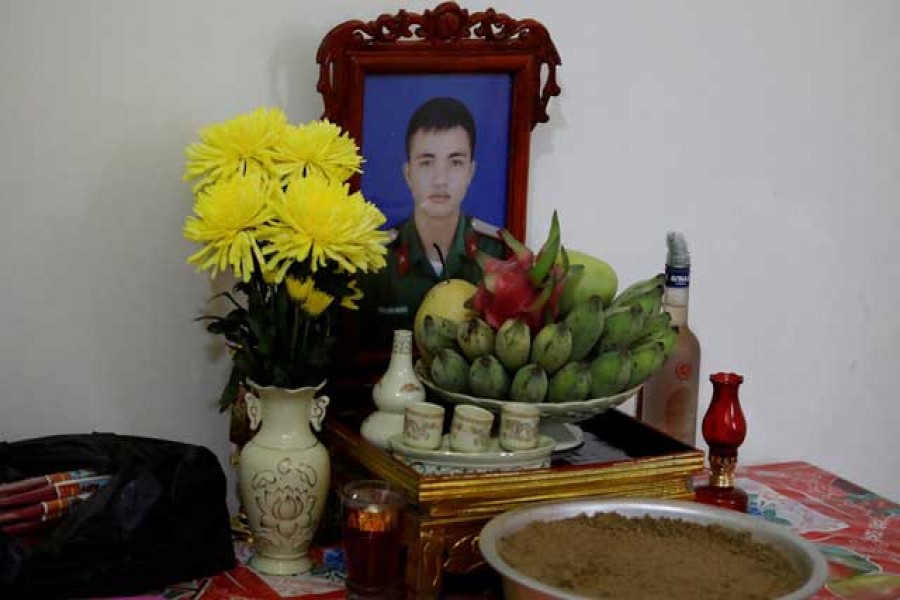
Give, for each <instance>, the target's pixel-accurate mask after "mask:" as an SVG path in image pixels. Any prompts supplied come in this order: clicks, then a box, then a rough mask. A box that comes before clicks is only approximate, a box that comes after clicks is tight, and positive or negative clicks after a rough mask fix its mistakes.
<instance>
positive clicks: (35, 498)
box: [0, 475, 110, 509]
mask: <svg viewBox="0 0 900 600" xmlns="http://www.w3.org/2000/svg"><path fill="white" fill-rule="evenodd" d="M109 480H110V476H109V475H95V476H93V477H83V478H81V479H73V480H71V481H63V482H61V483H52V484H46V485H43V486H41V487H37V488H32V489H30V490H27V491H24V492H20V493H17V494H11V495H8V496H3V497H0V509H2V508H9V507H14V506H25V505H29V504H36V503H38V502H44V501H47V500H56V499H58V498H70V497H72V496H77V495H79V494H81V493H83V492H92V491H94V490H96V489H97V488H99V487H101V486H104V485H106V484H107V483H109Z"/></svg>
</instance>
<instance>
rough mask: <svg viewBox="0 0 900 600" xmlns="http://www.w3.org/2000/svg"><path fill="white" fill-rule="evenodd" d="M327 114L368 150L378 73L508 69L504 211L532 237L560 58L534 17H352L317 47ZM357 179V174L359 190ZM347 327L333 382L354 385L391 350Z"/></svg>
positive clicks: (515, 230)
mask: <svg viewBox="0 0 900 600" xmlns="http://www.w3.org/2000/svg"><path fill="white" fill-rule="evenodd" d="M316 62H317V63H318V65H319V81H318V84H317V90H318V91H319V93H321V94H322V98H323V101H324V106H325V109H324V112H323V115H322V117H323V118H326V119H328V120H329V121H331V122H333V123H336V124H338V125H340V126H341V127H342V128H344V129H345V130H346V131H347V132H348V133H349V134H350V135H351V136H352V137H353V138H354V140H355V141H356V142H357V144H358V145H359V147H360V148H363V139H362V133H363V112H364V111H363V100H364V91H365V89H364V88H365V79H366V76H367V75H370V74H434V73H440V74H443V73H453V74H473V73H474V74H480V73H502V74H509V75H510V79H511V97H510V109H509V115H510V122H509V143H508V155H507V157H506V164H507V177H506V215H505V223H504V227H505V228H506V229H508V230H509V231H510V232H511V233H512V234H513V235H514V236H515V237H516V238H518V239H520V240H524V239H525V226H526V205H527V190H528V164H529V156H530V140H531V131H532V129H533V128H534V127H535V126H536V125H537V124H538V123H544V122H546V121H547V120H548V114H547V106H548V103H549V102H550V99H551V98H552V97H553V96H558V95H559V93H560V87H559V85H558V84H557V81H556V68H557V67H558V66H559V65H560V64H561V63H560V58H559V54H558V53H557V51H556V47H555V46H554V45H553V42H552V40H551V39H550V34H549V33H548V32H547V30H546V28H545V27H544V26H543V25H542V24H541V23H539V22H538V21H535V20H533V19H521V20H517V19H513V18H511V17H509V16H508V15H506V14H503V13H499V12H497V11H495V10H494V9H487V10H485V11H482V12H470V11H468V10H466V9H464V8H461V7H460V6H459V5H457V4H456V3H454V2H444V3H442V4H440V5H438V6H437V7H435V8H434V9H432V10H425V11H424V12H423V13H421V14H418V13H414V12H408V11H406V10H400V11H399V12H398V13H396V14H382V15H381V16H379V17H378V18H376V19H375V20H374V21H361V20H351V21H346V22H344V23H341V24H339V25H337V26H336V27H334V28H333V29H331V31H329V32H328V33H327V34H326V35H325V37H324V38H323V39H322V42H321V44H320V45H319V49H318V52H317V53H316ZM360 183H361V178H360V176H359V175H357V176H354V177H353V178H351V180H350V186H351V188H352V189H353V190H358V189H360ZM348 320H349V321H350V322H352V323H353V325H351V326H348V327H345V328H344V333H343V335H342V339H341V343H342V345H344V346H345V347H344V348H343V351H344V354H343V355H344V356H345V358H346V364H345V365H344V367H345V369H344V372H343V373H340V374H336V375H337V378H336V379H337V380H336V381H334V380H333V382H332V383H333V385H336V386H337V387H338V388H344V389H347V388H355V387H356V386H357V385H359V384H370V383H374V381H375V380H376V379H377V377H379V376H380V375H382V374H383V372H384V368H385V366H386V365H387V362H388V360H389V358H390V348H389V347H387V348H384V350H383V351H376V352H370V351H366V352H362V351H360V347H359V339H358V338H357V337H356V336H358V335H360V334H359V323H356V322H355V321H354V319H353V318H352V317H348Z"/></svg>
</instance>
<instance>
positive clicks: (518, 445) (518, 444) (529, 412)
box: [500, 402, 541, 452]
mask: <svg viewBox="0 0 900 600" xmlns="http://www.w3.org/2000/svg"><path fill="white" fill-rule="evenodd" d="M540 422H541V411H540V410H539V409H538V407H537V406H535V405H534V404H527V403H525V402H506V403H504V404H503V408H502V409H500V446H501V447H503V448H504V449H506V450H509V451H511V452H515V451H516V450H530V449H532V448H534V447H535V446H537V443H538V425H539V424H540Z"/></svg>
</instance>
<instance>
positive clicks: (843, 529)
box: [737, 462, 900, 600]
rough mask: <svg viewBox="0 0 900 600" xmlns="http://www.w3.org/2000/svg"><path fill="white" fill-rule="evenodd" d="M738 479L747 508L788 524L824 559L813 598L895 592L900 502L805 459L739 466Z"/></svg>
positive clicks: (892, 596) (887, 599)
mask: <svg viewBox="0 0 900 600" xmlns="http://www.w3.org/2000/svg"><path fill="white" fill-rule="evenodd" d="M737 482H738V485H739V486H741V487H743V488H744V490H745V491H747V493H748V494H750V512H751V513H753V514H758V515H759V516H761V517H762V518H765V519H766V520H768V521H773V522H775V523H781V524H783V525H786V526H788V527H790V528H791V529H793V530H794V531H796V532H797V533H799V534H800V535H802V536H803V537H804V538H806V539H807V540H809V541H811V542H813V543H814V544H815V545H816V546H817V547H818V548H819V550H821V551H822V553H823V554H824V555H825V558H827V559H828V569H829V577H828V583H827V584H826V585H825V587H824V588H823V589H822V590H821V591H819V593H818V594H816V595H815V596H814V597H815V598H817V599H820V598H821V599H824V598H845V599H848V600H897V599H898V598H900V505H898V504H897V503H895V502H891V501H890V500H887V499H885V498H882V497H881V496H878V495H877V494H873V493H872V492H870V491H868V490H866V489H864V488H861V487H859V486H858V485H856V484H854V483H851V482H850V481H847V480H846V479H843V478H841V477H838V476H837V475H834V474H833V473H829V472H828V471H825V470H823V469H820V468H818V467H815V466H813V465H810V464H809V463H804V462H785V463H776V464H769V465H760V466H754V467H746V468H743V469H739V470H738V480H737Z"/></svg>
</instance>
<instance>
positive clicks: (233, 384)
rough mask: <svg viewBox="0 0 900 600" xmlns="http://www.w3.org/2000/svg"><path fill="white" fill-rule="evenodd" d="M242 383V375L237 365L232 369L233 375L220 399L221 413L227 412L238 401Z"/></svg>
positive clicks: (229, 377) (230, 376)
mask: <svg viewBox="0 0 900 600" xmlns="http://www.w3.org/2000/svg"><path fill="white" fill-rule="evenodd" d="M240 383H241V373H240V371H239V369H238V368H237V365H234V366H232V367H231V374H230V375H229V376H228V381H227V383H226V384H225V387H224V388H223V389H222V395H221V396H220V397H219V412H225V411H226V410H228V409H229V408H230V407H231V405H232V404H234V403H235V401H236V400H237V394H238V387H239V386H240Z"/></svg>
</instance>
